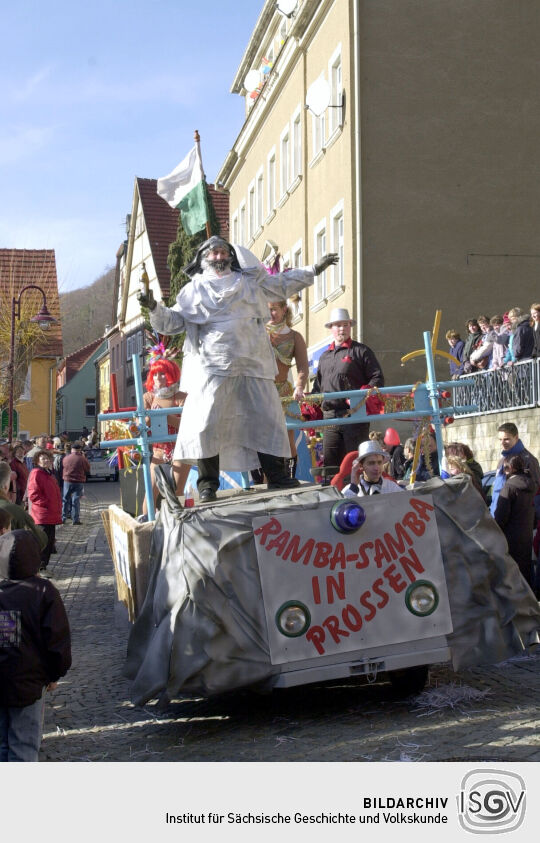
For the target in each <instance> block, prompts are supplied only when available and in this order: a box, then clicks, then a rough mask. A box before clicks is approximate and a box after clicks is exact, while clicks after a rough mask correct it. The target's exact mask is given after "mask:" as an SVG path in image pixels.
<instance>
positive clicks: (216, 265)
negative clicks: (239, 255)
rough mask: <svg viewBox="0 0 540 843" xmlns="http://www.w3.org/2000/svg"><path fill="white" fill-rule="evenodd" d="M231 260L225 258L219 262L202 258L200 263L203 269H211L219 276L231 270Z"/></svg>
mask: <svg viewBox="0 0 540 843" xmlns="http://www.w3.org/2000/svg"><path fill="white" fill-rule="evenodd" d="M231 263H232V258H227V259H226V260H221V261H210V260H208V259H207V258H204V259H203V261H202V266H203V269H211V270H212V271H213V272H218V273H219V274H220V275H221V274H223V273H225V272H227V270H228V269H230V268H231Z"/></svg>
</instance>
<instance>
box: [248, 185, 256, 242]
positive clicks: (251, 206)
mask: <svg viewBox="0 0 540 843" xmlns="http://www.w3.org/2000/svg"><path fill="white" fill-rule="evenodd" d="M255 228H256V226H255V182H254V181H252V182H251V184H250V186H249V190H248V240H251V239H252V238H253V237H254V235H255Z"/></svg>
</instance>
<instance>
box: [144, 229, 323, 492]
mask: <svg viewBox="0 0 540 843" xmlns="http://www.w3.org/2000/svg"><path fill="white" fill-rule="evenodd" d="M242 252H244V253H245V254H244V255H242ZM246 259H247V261H248V263H245V260H246ZM249 261H251V262H249ZM337 261H338V256H337V255H336V254H329V255H325V256H324V257H322V258H321V259H320V260H319V261H318V262H317V263H316V264H315V265H314V266H309V267H305V268H304V269H293V270H291V271H290V272H285V273H279V274H277V275H269V274H268V273H267V272H266V270H265V269H264V267H263V266H262V264H261V263H260V262H259V261H258V260H257V259H256V258H255V256H254V255H253V254H252V253H251V252H249V250H247V249H244V250H242V248H241V247H240V248H238V249H236V248H235V247H234V246H232V245H231V244H230V243H228V242H227V241H226V240H223V239H222V238H221V237H216V236H214V237H211V238H210V239H209V240H206V241H205V242H204V243H203V244H202V246H201V247H200V248H199V250H198V251H197V254H196V256H195V258H194V260H193V261H192V262H191V263H190V264H188V266H186V267H184V272H185V273H186V274H187V275H189V276H190V278H191V282H190V283H188V284H185V285H184V286H183V287H182V288H181V290H180V292H179V293H178V296H177V299H176V304H175V305H174V306H173V307H165V306H164V305H162V304H158V303H157V302H156V301H155V299H154V297H153V295H152V291H151V290H150V291H149V292H148V293H146V294H145V293H142V294H140V295H139V297H138V298H139V302H140V304H141V306H143V307H147V308H148V310H149V311H150V323H151V325H152V327H153V328H154V330H156V331H158V332H159V333H161V334H178V333H180V332H181V331H186V342H185V345H184V351H185V352H186V353H185V356H184V361H183V362H184V365H183V370H182V381H181V388H182V390H183V391H185V392H187V398H186V402H185V404H184V410H183V414H182V423H181V425H180V429H179V433H178V439H177V442H176V447H175V450H174V454H173V469H174V467H175V464H179V463H182V462H186V463H193V462H196V463H197V468H198V472H199V478H198V480H197V488H198V490H199V500H200V501H201V502H202V503H205V502H211V501H214V500H216V491H217V489H218V488H219V471H220V468H222V469H229V470H233V471H252V470H253V469H255V468H258V467H259V466H260V467H261V468H262V470H263V471H264V473H265V474H266V477H267V480H268V488H269V489H287V488H291V487H294V486H298V485H299V483H298V481H297V480H296V479H295V478H292V477H290V476H289V471H288V464H287V459H288V458H289V457H290V455H291V447H290V445H289V438H288V436H287V428H286V426H285V417H284V415H283V410H282V407H281V401H280V399H279V396H278V393H277V390H276V387H275V385H274V378H275V376H276V373H277V367H276V363H275V357H274V352H273V351H272V346H271V345H270V341H269V339H268V335H267V332H266V322H267V320H268V304H267V302H268V301H269V300H271V301H274V300H278V299H279V300H281V299H286V298H288V297H289V296H290V295H291V294H292V293H294V292H297V291H298V290H302V289H303V288H304V287H309V286H310V285H311V284H313V281H314V279H315V276H316V275H319V274H320V273H321V272H323V271H324V270H325V269H326V268H327V267H329V266H332V264H335V263H337Z"/></svg>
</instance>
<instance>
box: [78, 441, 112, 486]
mask: <svg viewBox="0 0 540 843" xmlns="http://www.w3.org/2000/svg"><path fill="white" fill-rule="evenodd" d="M84 456H85V457H86V459H87V460H88V462H89V463H90V474H89V475H88V476H87V478H86V479H87V480H106V481H107V482H109V480H118V469H117V468H115V467H114V466H112V465H109V460H110V458H111V455H110V454H108V453H106V452H105V451H101V450H100V449H99V448H90V449H89V450H88V451H84Z"/></svg>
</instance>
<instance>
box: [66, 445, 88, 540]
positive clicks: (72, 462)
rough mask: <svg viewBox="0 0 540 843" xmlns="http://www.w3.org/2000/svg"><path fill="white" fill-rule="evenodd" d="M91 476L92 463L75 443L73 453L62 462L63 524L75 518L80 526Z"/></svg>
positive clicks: (75, 521) (80, 446) (75, 522)
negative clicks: (84, 498)
mask: <svg viewBox="0 0 540 843" xmlns="http://www.w3.org/2000/svg"><path fill="white" fill-rule="evenodd" d="M88 474H90V463H89V462H88V460H87V459H86V457H85V456H84V454H83V452H82V445H81V443H80V442H74V443H73V445H72V447H71V453H70V454H68V455H67V457H64V460H63V462H62V477H63V478H64V495H63V506H62V524H64V523H65V522H66V519H67V518H73V523H74V524H80V523H81V519H80V512H81V498H82V496H83V492H84V484H85V483H86V477H87V475H88Z"/></svg>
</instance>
